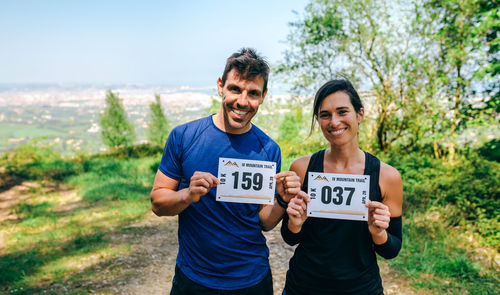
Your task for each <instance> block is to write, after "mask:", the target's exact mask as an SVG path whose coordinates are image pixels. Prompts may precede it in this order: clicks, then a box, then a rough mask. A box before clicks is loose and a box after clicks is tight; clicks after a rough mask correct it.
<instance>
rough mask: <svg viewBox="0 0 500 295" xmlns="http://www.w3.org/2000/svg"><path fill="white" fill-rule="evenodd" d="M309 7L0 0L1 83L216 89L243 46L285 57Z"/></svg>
mask: <svg viewBox="0 0 500 295" xmlns="http://www.w3.org/2000/svg"><path fill="white" fill-rule="evenodd" d="M307 2H308V1H306V0H280V1H278V0H253V1H234V0H233V1H229V0H227V1H219V0H212V1H208V0H207V1H201V0H200V1H198V0H184V1H181V0H178V1H173V0H164V1H148V0H144V1H139V0H137V1H127V0H121V1H114V0H113V1H111V0H109V1H105V0H101V1H94V0H85V1H79V0H74V1H67V0H61V1H55V0H44V1H39V0H38V1H36V0H35V1H26V0H0V28H1V29H0V83H102V84H105V83H124V84H125V83H133V84H134V83H135V84H153V85H170V86H189V87H209V86H211V87H213V86H214V85H215V82H216V80H217V77H219V76H220V75H222V71H223V69H224V64H225V61H226V59H227V57H228V56H229V55H231V54H232V53H233V52H235V51H237V50H238V49H240V48H241V47H253V48H255V49H256V50H257V51H258V52H259V53H260V54H262V55H263V56H265V57H266V58H267V60H268V61H269V62H270V63H271V64H275V63H277V62H278V61H279V60H280V59H282V58H283V51H284V50H286V48H287V44H286V42H285V41H286V37H287V35H288V34H289V32H290V27H289V22H291V21H295V20H297V19H299V17H300V15H302V14H303V11H304V7H305V6H306V4H307ZM294 11H295V12H294Z"/></svg>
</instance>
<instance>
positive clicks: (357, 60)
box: [277, 0, 419, 151]
mask: <svg viewBox="0 0 500 295" xmlns="http://www.w3.org/2000/svg"><path fill="white" fill-rule="evenodd" d="M393 4H394V3H393ZM399 8H400V7H398V6H397V5H392V6H391V5H388V4H386V3H385V2H383V1H371V0H363V1H347V2H346V1H340V0H315V1H311V2H310V3H309V4H308V5H307V7H306V10H305V16H304V19H301V20H299V21H296V22H294V23H292V33H290V34H289V37H288V41H289V43H290V45H291V46H290V47H291V48H290V49H289V50H288V51H286V53H285V61H284V62H283V63H282V64H281V65H280V66H279V67H278V69H277V73H278V74H280V75H281V76H284V77H285V79H286V80H287V81H288V82H289V83H291V84H292V85H293V90H294V91H297V92H301V91H308V92H311V91H313V90H314V91H315V90H316V89H318V88H319V86H320V85H322V84H323V83H325V82H326V81H328V80H331V79H333V78H338V77H347V78H349V79H350V80H353V81H355V82H358V83H355V84H359V83H360V82H363V83H366V84H369V85H371V87H372V89H373V91H372V92H370V94H369V95H368V96H373V97H374V98H375V101H374V102H372V103H371V104H372V105H371V108H373V110H370V111H373V112H374V113H375V114H374V115H373V116H372V119H373V120H374V123H375V124H374V125H372V126H373V134H374V138H375V139H376V140H375V142H374V145H375V146H377V147H378V149H381V150H384V151H385V150H387V149H388V147H389V146H390V144H391V143H392V142H393V141H394V140H396V139H397V138H398V137H399V136H400V135H401V133H402V132H403V131H404V130H405V127H406V126H405V124H406V122H407V121H408V120H409V118H411V117H412V116H413V114H415V113H416V112H415V111H414V109H413V108H414V107H416V106H418V105H417V104H413V102H415V97H414V93H415V92H414V91H413V92H412V91H411V89H409V88H411V87H415V86H417V87H418V85H419V84H415V83H414V84H413V85H410V84H409V83H407V80H408V77H407V76H408V75H409V71H410V70H411V68H409V67H408V66H407V65H408V63H407V60H409V57H410V52H409V50H408V48H409V46H410V45H412V42H414V41H413V39H411V38H410V36H409V35H410V34H409V32H408V30H405V29H406V28H407V27H408V21H407V20H406V19H407V11H405V10H404V9H402V10H399V11H398V13H394V12H395V10H398V9H399ZM398 16H399V17H398ZM415 82H419V81H415ZM357 88H358V87H357Z"/></svg>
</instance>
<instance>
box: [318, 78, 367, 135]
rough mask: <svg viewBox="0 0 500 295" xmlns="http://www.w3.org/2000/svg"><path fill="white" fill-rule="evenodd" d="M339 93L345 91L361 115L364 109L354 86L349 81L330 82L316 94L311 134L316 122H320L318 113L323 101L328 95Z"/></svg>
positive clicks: (337, 80)
mask: <svg viewBox="0 0 500 295" xmlns="http://www.w3.org/2000/svg"><path fill="white" fill-rule="evenodd" d="M337 91H343V92H345V93H346V94H347V95H349V98H350V100H351V104H352V106H353V107H354V110H355V111H356V113H359V111H360V110H361V108H363V103H362V102H361V99H360V98H359V95H358V92H357V91H356V89H354V86H352V84H351V82H350V81H349V80H347V79H336V80H331V81H328V82H326V83H325V84H323V86H321V87H320V88H319V90H318V92H316V96H315V97H314V106H313V116H312V121H311V133H312V131H313V128H314V122H315V121H316V120H318V111H319V107H320V106H321V103H322V102H323V100H325V98H326V97H327V96H328V95H330V94H332V93H335V92H337Z"/></svg>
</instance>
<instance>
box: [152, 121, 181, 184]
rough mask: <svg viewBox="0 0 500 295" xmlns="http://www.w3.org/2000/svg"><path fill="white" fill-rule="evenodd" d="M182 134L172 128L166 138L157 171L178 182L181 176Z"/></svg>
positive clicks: (177, 129)
mask: <svg viewBox="0 0 500 295" xmlns="http://www.w3.org/2000/svg"><path fill="white" fill-rule="evenodd" d="M181 157H182V132H181V130H179V128H174V130H172V132H170V135H169V136H168V139H167V143H166V144H165V148H164V149H163V155H162V157H161V162H160V166H159V167H158V169H159V170H160V171H161V172H163V174H165V175H166V176H168V177H170V178H172V179H175V180H180V179H181V176H182V166H181Z"/></svg>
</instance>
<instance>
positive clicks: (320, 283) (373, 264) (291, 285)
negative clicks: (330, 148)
mask: <svg viewBox="0 0 500 295" xmlns="http://www.w3.org/2000/svg"><path fill="white" fill-rule="evenodd" d="M324 154H325V150H321V151H319V152H317V153H315V154H313V155H312V156H311V159H310V161H309V165H308V167H307V172H324V171H323V170H324V169H323V160H324ZM379 174H380V160H379V159H377V158H376V157H374V156H372V155H371V154H369V153H367V152H365V169H364V175H370V200H373V201H381V200H382V196H381V192H380V186H379ZM307 186H308V180H307V173H306V176H305V178H304V183H303V185H302V190H303V191H305V192H307ZM287 223H288V215H286V214H285V217H284V220H283V225H282V226H287ZM282 232H283V231H282ZM286 293H287V295H293V294H383V288H382V282H381V279H380V274H379V268H378V265H377V258H376V255H375V251H374V249H373V241H372V238H371V235H370V232H369V231H368V225H367V223H366V221H354V220H336V219H325V218H315V217H309V218H307V220H306V222H305V223H304V225H303V226H302V231H301V238H300V243H299V245H298V246H297V248H296V249H295V253H294V255H293V257H292V258H291V259H290V268H289V270H288V272H287V278H286Z"/></svg>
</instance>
